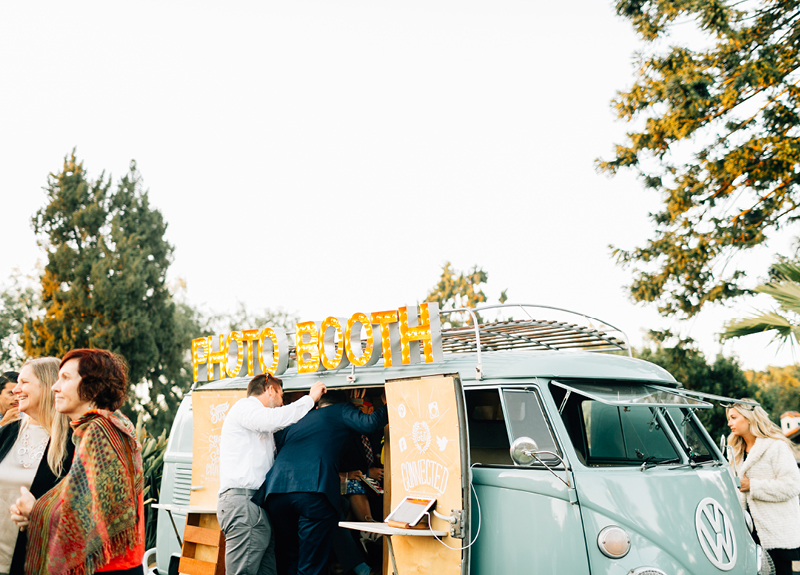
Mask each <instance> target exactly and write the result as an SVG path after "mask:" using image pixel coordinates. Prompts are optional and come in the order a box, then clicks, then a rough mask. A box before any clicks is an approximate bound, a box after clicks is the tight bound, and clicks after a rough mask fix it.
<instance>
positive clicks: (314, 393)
mask: <svg viewBox="0 0 800 575" xmlns="http://www.w3.org/2000/svg"><path fill="white" fill-rule="evenodd" d="M326 391H328V388H326V387H325V384H324V383H322V382H321V381H318V382H317V383H315V384H314V385H312V386H311V391H309V392H308V395H310V396H311V399H313V400H314V403H317V402H318V401H319V398H320V397H322V394H323V393H325V392H326Z"/></svg>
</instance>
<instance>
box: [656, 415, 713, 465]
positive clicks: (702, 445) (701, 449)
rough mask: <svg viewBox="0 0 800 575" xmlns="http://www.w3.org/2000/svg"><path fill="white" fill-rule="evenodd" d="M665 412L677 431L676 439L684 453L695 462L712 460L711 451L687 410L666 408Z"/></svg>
mask: <svg viewBox="0 0 800 575" xmlns="http://www.w3.org/2000/svg"><path fill="white" fill-rule="evenodd" d="M667 412H668V413H669V415H670V416H671V417H672V421H673V422H674V423H675V428H676V429H677V430H678V433H677V435H678V438H679V439H680V440H681V441H682V442H683V445H684V447H685V449H686V452H687V453H688V454H689V455H690V457H691V458H692V459H694V460H695V461H697V462H699V461H708V460H709V459H713V458H714V456H713V455H712V453H713V452H712V450H711V448H710V447H709V446H708V443H706V440H705V438H704V436H703V433H702V432H701V431H700V430H699V429H698V428H697V423H696V421H695V418H694V417H689V410H688V409H680V408H677V407H668V408H667Z"/></svg>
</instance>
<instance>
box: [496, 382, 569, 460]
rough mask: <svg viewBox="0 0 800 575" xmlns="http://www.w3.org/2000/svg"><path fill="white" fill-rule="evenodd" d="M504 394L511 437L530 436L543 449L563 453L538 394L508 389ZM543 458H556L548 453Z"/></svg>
mask: <svg viewBox="0 0 800 575" xmlns="http://www.w3.org/2000/svg"><path fill="white" fill-rule="evenodd" d="M503 396H504V398H505V401H506V412H507V413H508V424H509V427H510V428H511V438H512V439H517V438H519V437H530V438H531V439H533V440H534V441H535V442H536V445H538V446H539V449H540V450H541V451H552V452H553V453H557V454H559V455H561V451H559V449H558V446H557V445H556V441H555V438H554V437H553V433H552V431H551V430H550V425H549V424H548V423H547V419H545V416H544V412H543V410H542V404H541V401H540V399H539V396H538V394H536V393H535V392H533V391H523V390H519V391H517V390H510V389H507V390H504V391H503ZM541 458H542V459H543V460H547V459H555V458H554V457H553V456H546V455H543V456H542V457H541Z"/></svg>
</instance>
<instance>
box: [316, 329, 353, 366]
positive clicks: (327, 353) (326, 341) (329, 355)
mask: <svg viewBox="0 0 800 575" xmlns="http://www.w3.org/2000/svg"><path fill="white" fill-rule="evenodd" d="M343 325H345V319H344V318H343V317H342V318H336V317H326V318H325V319H324V320H323V321H322V324H321V325H320V327H319V339H320V342H319V356H320V359H321V360H322V366H323V367H324V368H325V369H339V368H340V367H347V365H348V364H349V363H350V362H349V361H347V354H345V352H344V333H343V331H342V326H343ZM337 337H338V338H339V345H338V347H337V345H336V338H337Z"/></svg>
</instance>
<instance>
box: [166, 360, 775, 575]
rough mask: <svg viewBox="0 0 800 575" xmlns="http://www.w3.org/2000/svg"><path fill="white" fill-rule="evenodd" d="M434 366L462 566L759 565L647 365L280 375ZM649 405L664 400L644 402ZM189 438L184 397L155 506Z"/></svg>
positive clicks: (671, 384) (662, 378)
mask: <svg viewBox="0 0 800 575" xmlns="http://www.w3.org/2000/svg"><path fill="white" fill-rule="evenodd" d="M440 374H458V376H459V377H460V380H461V389H462V391H463V396H464V397H463V399H464V405H465V406H466V407H465V410H466V422H467V425H466V429H464V430H462V437H463V439H464V445H466V446H467V447H466V449H465V450H464V451H465V454H464V456H465V457H468V458H469V460H468V462H469V463H468V465H469V467H468V468H469V474H470V489H469V490H468V491H469V493H466V494H465V496H468V497H470V498H471V504H470V505H469V510H470V517H469V520H468V533H467V534H466V537H465V538H464V539H463V542H464V545H465V546H468V550H467V551H466V552H465V556H464V557H465V558H464V568H463V572H464V573H472V574H473V575H493V574H496V573H505V574H514V573H537V574H550V573H552V574H559V575H563V574H571V575H572V574H575V575H578V574H589V573H591V574H593V575H605V574H608V575H624V574H629V575H648V574H650V575H657V574H663V575H704V574H709V575H711V574H719V573H730V574H732V575H740V574H741V575H745V574H746V575H755V574H756V573H759V569H761V565H760V564H761V559H760V555H761V552H760V549H758V548H757V546H756V544H755V543H754V542H753V539H752V537H751V536H750V534H749V532H748V530H747V527H746V521H745V516H744V512H743V511H742V509H741V507H740V505H739V502H738V499H737V488H736V483H735V481H736V480H735V478H734V476H733V473H732V470H731V468H730V466H729V465H728V464H727V462H726V461H725V457H724V455H723V454H722V453H721V452H720V450H719V448H718V446H717V445H716V444H715V442H714V441H713V440H712V439H711V438H710V437H709V436H708V434H707V433H706V431H705V430H704V429H703V427H702V425H701V424H700V422H699V420H698V419H697V417H696V415H695V413H694V409H696V408H697V407H698V406H699V404H700V403H702V402H699V401H698V402H695V403H693V402H692V400H687V399H686V397H685V396H684V395H683V392H682V391H681V386H680V384H679V383H678V382H676V381H675V379H674V378H673V377H672V376H671V375H670V374H669V373H668V372H666V371H665V370H663V369H662V368H660V367H658V366H656V365H654V364H651V363H648V362H646V361H642V360H638V359H634V358H631V357H627V356H623V355H617V354H606V353H596V352H585V351H528V350H511V351H497V352H486V351H484V352H483V353H482V354H481V355H480V357H478V355H477V354H475V353H474V352H473V353H458V354H445V356H444V360H443V361H441V362H437V363H420V364H413V365H404V366H397V367H389V368H383V367H381V366H380V365H376V366H373V367H364V368H359V369H358V370H350V369H340V370H332V371H321V372H317V373H313V374H297V373H296V372H294V371H292V370H289V371H287V372H286V373H285V374H283V375H282V376H281V378H282V380H283V382H284V390H285V391H286V392H290V391H293V390H307V389H309V388H310V386H311V385H312V384H313V383H314V382H315V381H317V380H321V381H323V382H324V383H325V384H326V385H327V386H328V387H329V388H354V387H356V388H361V387H376V386H383V385H385V383H386V381H387V380H393V379H400V378H415V377H422V376H430V375H440ZM248 381H249V378H241V377H240V378H229V379H222V380H219V381H213V382H211V383H208V384H205V385H202V386H200V387H198V389H199V390H212V389H243V388H246V386H247V383H248ZM653 386H655V387H653ZM637 394H639V395H637ZM647 394H652V395H647ZM643 397H644V398H645V399H642V398H643ZM626 398H628V399H626ZM653 398H655V399H653ZM659 398H660V399H659ZM665 398H667V399H665ZM670 398H671V399H670ZM601 400H602V401H601ZM661 400H664V401H667V402H675V403H674V404H672V403H670V405H669V406H668V407H663V406H662V407H652V406H649V405H648V404H649V403H652V402H655V403H657V404H658V401H661ZM604 402H605V403H604ZM682 402H683V403H682ZM390 407H391V406H390ZM191 436H192V413H191V398H190V397H187V398H186V399H184V402H183V403H182V404H181V407H180V410H179V413H178V416H177V418H176V420H175V424H174V426H173V431H172V433H171V436H170V440H169V445H168V448H167V453H166V455H165V459H164V462H165V465H164V476H163V481H162V489H161V503H162V504H163V503H180V504H188V498H189V495H190V493H191V489H192V486H191V450H192V441H191ZM521 437H525V438H531V439H533V440H534V441H535V443H536V445H537V446H538V449H539V450H541V453H539V456H540V459H539V460H538V461H536V462H534V463H533V464H532V465H529V466H520V465H516V464H515V463H514V461H513V460H512V457H511V455H510V452H509V449H510V447H511V446H512V445H514V443H515V441H516V440H518V439H520V438H521ZM548 453H549V454H548ZM542 462H543V463H542ZM173 518H174V521H175V527H173V525H172V521H171V520H170V518H169V517H168V515H167V513H166V512H165V511H164V510H160V512H159V520H158V548H157V567H158V571H159V573H167V569H168V566H169V561H170V556H171V555H173V554H175V553H180V547H179V545H178V542H177V537H176V535H175V533H174V530H175V529H177V530H178V532H179V533H182V529H183V521H184V517H182V516H181V515H180V514H177V513H176V514H174V515H173ZM613 527H616V528H621V531H620V530H617V531H616V532H615V533H617V535H618V536H619V533H622V538H623V539H624V538H625V537H627V538H628V541H629V549H628V550H627V551H626V552H625V553H624V555H622V556H620V557H616V558H615V557H613V553H612V554H611V555H609V554H608V553H607V552H606V551H607V550H608V549H606V550H605V551H604V549H603V548H602V546H603V545H605V543H601V542H600V539H601V538H602V537H604V536H603V535H601V534H602V533H605V532H604V530H607V529H608V528H613ZM612 547H613V546H612ZM623 547H624V542H623ZM617 549H618V547H617V548H614V550H617ZM623 550H624V549H623Z"/></svg>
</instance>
